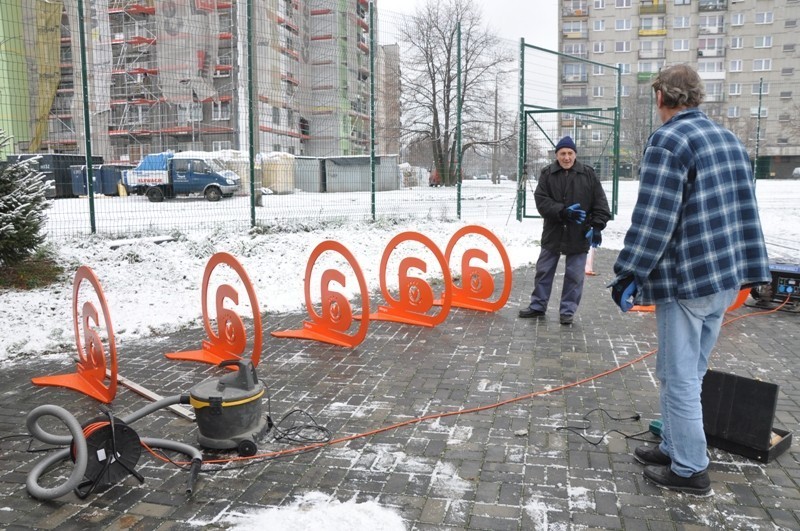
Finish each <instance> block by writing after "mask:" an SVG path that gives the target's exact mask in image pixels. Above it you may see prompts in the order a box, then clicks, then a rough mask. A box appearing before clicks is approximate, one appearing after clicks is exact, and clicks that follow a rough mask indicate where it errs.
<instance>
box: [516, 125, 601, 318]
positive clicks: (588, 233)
mask: <svg viewBox="0 0 800 531" xmlns="http://www.w3.org/2000/svg"><path fill="white" fill-rule="evenodd" d="M576 156H577V147H576V146H575V142H574V141H573V140H572V138H571V137H569V136H565V137H564V138H562V139H561V140H560V141H559V142H558V144H556V162H553V163H552V164H550V165H549V166H546V167H545V168H543V169H542V173H541V175H540V176H539V183H538V184H537V186H536V191H535V192H534V198H535V200H536V209H537V210H538V211H539V214H540V215H541V216H542V218H543V219H544V229H543V230H542V243H541V252H540V253H539V259H538V260H537V261H536V276H535V278H534V287H533V293H531V303H530V305H529V306H528V307H527V308H524V309H522V310H520V311H519V316H520V317H522V318H531V317H535V318H538V317H544V315H545V312H546V311H547V303H548V302H549V300H550V292H551V290H552V288H553V278H554V277H555V274H556V268H557V267H558V259H559V257H560V256H561V255H562V254H563V255H565V256H566V265H565V271H564V286H563V288H562V290H561V304H560V306H559V315H560V322H561V324H563V325H569V324H572V320H573V316H574V315H575V312H576V311H577V310H578V305H579V304H580V302H581V296H582V295H583V279H584V278H585V276H586V272H585V269H586V255H587V253H588V251H589V246H590V245H591V246H592V247H597V246H599V245H600V243H601V242H602V237H601V232H600V231H602V230H603V229H604V228H605V227H606V223H607V222H608V220H609V219H610V218H611V212H610V210H609V208H608V200H607V199H606V194H605V192H604V191H603V186H602V184H601V183H600V179H598V178H597V175H596V174H595V172H594V168H592V167H591V166H587V165H585V164H582V163H580V162H578V161H577V160H576Z"/></svg>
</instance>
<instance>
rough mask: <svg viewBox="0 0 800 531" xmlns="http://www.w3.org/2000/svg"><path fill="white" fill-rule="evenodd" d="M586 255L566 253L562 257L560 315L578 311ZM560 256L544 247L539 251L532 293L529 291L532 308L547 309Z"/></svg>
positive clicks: (543, 310)
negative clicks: (562, 277)
mask: <svg viewBox="0 0 800 531" xmlns="http://www.w3.org/2000/svg"><path fill="white" fill-rule="evenodd" d="M587 256H588V255H587V253H576V254H568V255H566V258H565V259H564V285H563V286H562V288H561V303H560V304H559V308H558V313H559V314H560V315H575V312H576V311H578V305H579V304H580V303H581V298H582V296H583V279H584V278H586V257H587ZM560 257H561V255H560V254H559V253H554V252H552V251H548V250H547V249H545V248H544V247H542V249H541V250H540V251H539V259H538V260H537V261H536V275H535V276H534V279H533V293H531V303H530V308H531V309H532V310H538V311H540V312H545V311H547V303H548V302H550V292H551V291H552V290H553V279H554V278H555V276H556V268H558V259H559V258H560Z"/></svg>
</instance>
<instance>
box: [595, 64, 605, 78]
mask: <svg viewBox="0 0 800 531" xmlns="http://www.w3.org/2000/svg"><path fill="white" fill-rule="evenodd" d="M592 75H593V76H604V75H606V68H605V67H604V66H603V65H592Z"/></svg>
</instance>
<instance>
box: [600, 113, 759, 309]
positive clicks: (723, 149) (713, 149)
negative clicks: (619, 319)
mask: <svg viewBox="0 0 800 531" xmlns="http://www.w3.org/2000/svg"><path fill="white" fill-rule="evenodd" d="M639 177H640V184H639V195H638V199H637V202H636V206H635V207H634V210H633V215H632V220H631V221H632V222H631V227H630V229H629V230H628V233H627V234H626V235H625V245H624V249H623V250H622V251H621V252H620V254H619V257H618V258H617V261H616V263H615V264H614V272H615V273H616V274H617V278H622V277H625V276H628V275H631V274H632V275H633V276H634V279H635V280H636V283H637V285H638V287H639V295H638V296H637V299H636V302H637V303H639V304H653V303H656V302H667V301H671V300H675V299H693V298H698V297H703V296H706V295H711V294H714V293H718V292H720V291H724V290H727V289H734V288H736V289H739V288H741V287H745V286H749V285H753V284H761V283H765V282H769V281H770V279H771V274H770V271H769V259H768V257H767V250H766V247H765V244H764V235H763V233H762V231H761V223H760V220H759V216H758V205H757V203H756V197H755V186H754V182H753V173H752V169H751V167H750V158H749V156H748V155H747V151H746V150H745V148H744V146H743V145H742V143H741V142H740V141H739V140H738V139H737V138H736V136H735V135H734V134H733V133H732V132H730V131H729V130H727V129H725V128H723V127H721V126H719V125H718V124H716V123H714V122H713V121H711V120H710V119H709V118H708V117H707V116H706V115H705V114H703V113H702V112H701V111H700V110H699V109H697V108H690V109H686V110H683V111H681V112H679V113H678V114H676V115H675V116H673V117H672V118H671V119H670V120H668V121H667V122H665V123H664V124H663V125H662V126H661V127H660V128H659V129H657V130H656V131H655V132H654V133H653V134H652V135H651V136H650V139H649V140H648V142H647V147H646V148H645V151H644V156H643V158H642V164H641V167H640V171H639Z"/></svg>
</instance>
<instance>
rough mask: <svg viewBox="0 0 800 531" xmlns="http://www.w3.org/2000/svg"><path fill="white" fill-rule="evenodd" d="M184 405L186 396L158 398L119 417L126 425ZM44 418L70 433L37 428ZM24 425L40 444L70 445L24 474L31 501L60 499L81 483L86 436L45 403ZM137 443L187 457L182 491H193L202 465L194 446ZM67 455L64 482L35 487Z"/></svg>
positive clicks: (66, 415) (77, 425)
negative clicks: (69, 464)
mask: <svg viewBox="0 0 800 531" xmlns="http://www.w3.org/2000/svg"><path fill="white" fill-rule="evenodd" d="M188 403H189V396H188V395H175V396H170V397H166V398H162V399H161V400H158V401H157V402H153V403H151V404H148V405H146V406H145V407H143V408H141V409H139V410H137V411H134V412H133V413H131V414H130V415H128V416H127V417H123V418H122V422H124V423H125V424H128V423H131V422H134V421H136V420H139V419H140V418H142V417H144V416H146V415H149V414H150V413H153V412H155V411H158V410H159V409H162V408H165V407H168V406H171V405H173V404H188ZM46 416H50V417H55V418H57V419H59V420H60V421H61V422H63V423H64V424H65V425H66V426H67V429H68V430H69V433H70V434H69V435H57V434H54V433H50V432H48V431H46V430H45V429H44V428H42V427H41V426H40V425H39V419H40V418H42V417H46ZM25 424H26V426H27V427H28V431H29V432H30V434H31V435H32V436H33V437H34V438H36V439H38V440H39V441H41V442H43V443H46V444H54V445H71V448H64V449H62V450H59V451H57V452H55V453H53V454H51V455H49V456H47V457H45V458H44V459H42V460H41V461H39V462H38V463H37V464H36V465H34V467H33V468H32V469H31V471H30V472H29V473H28V478H27V481H26V483H25V486H26V488H27V489H28V493H29V494H30V495H31V496H33V497H34V498H38V499H40V500H53V499H55V498H60V497H61V496H64V495H65V494H68V493H69V492H71V491H72V490H74V489H75V488H77V487H78V486H79V485H80V483H81V482H82V481H83V478H84V475H85V473H86V466H87V464H88V462H89V450H88V447H87V445H86V436H85V434H84V431H83V427H82V426H81V425H80V423H79V422H78V420H77V419H76V418H75V417H74V416H73V415H72V414H71V413H70V412H69V411H67V410H66V409H64V408H63V407H61V406H56V405H52V404H48V405H43V406H39V407H37V408H35V409H34V410H32V411H31V412H30V413H28V416H27V417H26V419H25ZM141 441H142V443H143V444H146V445H147V446H149V447H151V448H163V449H167V450H173V451H176V452H179V453H182V454H185V455H187V456H189V457H190V458H191V460H192V465H191V469H190V474H189V476H190V477H189V484H188V486H187V488H186V492H187V493H189V494H191V493H192V491H193V490H194V484H195V482H196V480H197V475H198V474H199V472H200V466H201V465H202V464H203V454H202V452H200V450H198V449H197V448H195V447H194V446H190V445H188V444H184V443H180V442H177V441H170V440H167V439H157V438H143V439H142V440H141ZM70 453H72V454H73V455H74V459H75V467H74V468H73V470H72V474H70V476H69V477H68V478H67V480H66V481H64V483H62V484H60V485H58V486H56V487H52V488H47V487H42V486H41V485H39V478H40V477H41V475H42V474H43V473H44V471H45V470H47V469H48V468H50V467H51V466H53V465H54V464H55V463H57V462H59V461H62V460H65V459H68V458H69V457H70Z"/></svg>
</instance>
